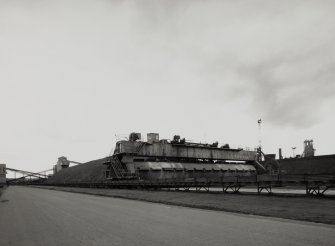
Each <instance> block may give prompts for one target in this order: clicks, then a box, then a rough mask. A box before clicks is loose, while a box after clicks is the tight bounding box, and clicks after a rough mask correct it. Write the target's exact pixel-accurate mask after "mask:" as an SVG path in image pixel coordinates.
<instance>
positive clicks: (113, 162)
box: [106, 155, 134, 179]
mask: <svg viewBox="0 0 335 246" xmlns="http://www.w3.org/2000/svg"><path fill="white" fill-rule="evenodd" d="M106 164H108V165H109V167H110V170H109V171H110V173H109V175H108V177H107V179H130V178H134V174H132V173H130V172H129V171H128V169H127V167H126V166H125V165H124V164H123V163H122V162H121V161H120V160H119V158H118V156H116V155H113V156H110V157H108V159H107V162H106Z"/></svg>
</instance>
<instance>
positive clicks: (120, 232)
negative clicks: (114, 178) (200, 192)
mask: <svg viewBox="0 0 335 246" xmlns="http://www.w3.org/2000/svg"><path fill="white" fill-rule="evenodd" d="M0 201H1V202H0V245H1V246H5V245H15V246H18V245H25V246H28V245H32V246H38V245H43V246H45V245H62V246H66V245H71V246H74V245H90V246H91V245H99V246H100V245H109V246H111V245H127V246H128V245H129V246H133V245H145V246H151V245H154V246H164V245H173V246H177V245H192V246H195V245H201V246H204V245H250V246H252V245H257V246H261V245H266V246H268V245H271V246H274V245H285V246H288V245H303V246H307V245H335V227H334V226H329V225H323V224H316V223H306V222H298V221H290V220H283V219H275V218H264V217H259V216H247V215H239V214H233V213H225V212H216V211H206V210H200V209H191V208H183V207H175V206H167V205H162V204H154V203H147V202H140V201H131V200H125V199H116V198H110V197H99V196H93V195H84V194H78V193H69V192H62V191H52V190H46V189H38V188H29V187H9V188H8V189H7V190H6V191H5V192H4V194H3V195H2V196H1V198H0Z"/></svg>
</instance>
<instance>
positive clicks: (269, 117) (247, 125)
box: [0, 0, 335, 171]
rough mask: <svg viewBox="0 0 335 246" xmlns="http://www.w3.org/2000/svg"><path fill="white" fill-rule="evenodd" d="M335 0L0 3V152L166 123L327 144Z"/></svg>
mask: <svg viewBox="0 0 335 246" xmlns="http://www.w3.org/2000/svg"><path fill="white" fill-rule="evenodd" d="M334 13H335V1H316V0H315V1H294V0H288V1H269V0H264V1H222V0H220V1H182V0H178V1H157V0H153V1H126V0H122V1H121V0H120V1H111V0H110V1H107V0H94V1H93V0H58V1H51V0H50V1H48V0H44V1H37V0H30V1H25V0H10V1H9V0H0V109H1V111H0V113H1V120H0V163H6V164H7V165H8V166H9V167H13V168H19V169H24V170H31V171H39V170H44V169H48V168H51V167H52V165H54V164H55V163H56V161H57V158H58V157H59V156H62V155H64V156H67V157H68V159H70V160H74V161H80V162H86V161H89V160H92V159H97V158H101V157H104V156H106V155H108V154H109V152H110V150H111V148H113V147H114V145H115V139H116V138H115V135H120V136H126V135H127V134H128V133H130V132H132V131H136V132H141V133H142V134H146V133H147V132H158V133H160V137H161V138H172V137H173V135H175V134H179V135H181V136H182V137H186V139H188V140H192V141H201V142H206V141H207V142H214V141H216V140H218V141H219V142H220V144H224V143H229V144H230V145H231V146H233V147H246V146H248V147H251V148H253V147H256V146H257V144H258V125H257V120H258V119H259V118H262V119H263V121H264V123H263V125H262V133H261V135H262V141H263V148H264V150H265V152H267V153H277V152H278V148H279V147H282V148H283V152H284V155H285V156H290V155H292V149H291V147H293V146H294V147H297V150H296V154H300V153H302V151H303V141H304V140H305V139H314V142H315V143H314V145H315V148H316V149H317V151H316V153H317V154H318V155H322V154H335V148H334V144H333V141H332V140H333V139H335V130H334V126H335V116H334V108H335V97H334V93H335V81H334V79H335V15H334Z"/></svg>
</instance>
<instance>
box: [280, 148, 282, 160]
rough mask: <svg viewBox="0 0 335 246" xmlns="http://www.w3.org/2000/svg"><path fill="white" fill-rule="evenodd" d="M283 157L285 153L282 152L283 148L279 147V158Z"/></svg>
mask: <svg viewBox="0 0 335 246" xmlns="http://www.w3.org/2000/svg"><path fill="white" fill-rule="evenodd" d="M281 159H283V155H282V153H281V148H279V160H281Z"/></svg>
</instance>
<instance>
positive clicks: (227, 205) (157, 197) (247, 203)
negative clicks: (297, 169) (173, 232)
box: [34, 186, 335, 224]
mask: <svg viewBox="0 0 335 246" xmlns="http://www.w3.org/2000/svg"><path fill="white" fill-rule="evenodd" d="M34 187H37V188H43V189H52V190H61V191H67V192H77V193H84V194H91V195H98V196H110V197H118V198H125V199H132V200H140V201H148V202H154V203H164V204H170V205H177V206H185V207H193V208H201V209H210V210H219V211H227V212H237V213H244V214H255V215H262V216H270V217H278V218H285V219H293V220H303V221H310V222H318V223H326V224H335V199H334V198H326V197H310V196H273V195H255V194H223V193H205V192H184V191H183V192H182V191H147V190H125V189H94V188H74V187H55V186H34Z"/></svg>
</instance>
